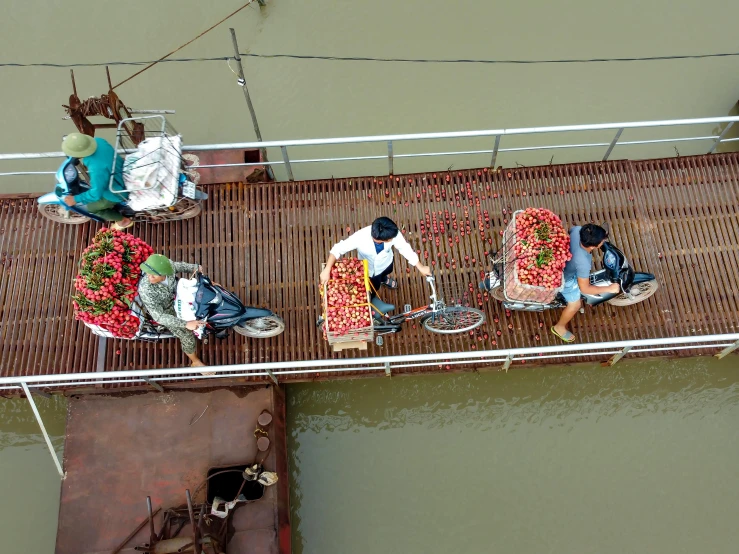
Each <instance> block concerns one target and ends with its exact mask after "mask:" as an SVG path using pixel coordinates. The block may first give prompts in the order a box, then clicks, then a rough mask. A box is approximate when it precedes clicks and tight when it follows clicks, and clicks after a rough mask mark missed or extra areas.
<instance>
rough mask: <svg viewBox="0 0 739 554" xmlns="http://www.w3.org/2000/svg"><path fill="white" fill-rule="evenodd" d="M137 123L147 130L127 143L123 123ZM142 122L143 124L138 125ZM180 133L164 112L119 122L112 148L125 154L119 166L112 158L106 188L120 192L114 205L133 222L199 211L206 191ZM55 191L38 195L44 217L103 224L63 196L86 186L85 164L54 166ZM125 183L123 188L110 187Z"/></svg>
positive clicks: (174, 217)
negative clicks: (119, 199)
mask: <svg viewBox="0 0 739 554" xmlns="http://www.w3.org/2000/svg"><path fill="white" fill-rule="evenodd" d="M132 121H136V122H137V123H140V124H141V125H142V128H144V129H145V131H144V132H143V136H144V137H146V138H144V139H143V140H141V141H140V142H137V143H133V142H131V137H129V136H128V134H127V131H126V129H127V127H126V124H127V123H130V122H132ZM142 121H143V123H141V122H142ZM181 148H182V139H181V137H180V135H178V134H176V131H174V129H172V127H171V126H170V125H169V124H168V123H167V122H166V120H165V119H164V118H163V117H162V116H150V117H145V118H130V119H124V120H123V121H121V123H120V124H119V126H118V135H117V138H116V144H115V151H116V152H118V153H119V154H121V155H123V156H124V162H123V169H122V171H121V169H120V168H118V169H117V168H116V162H115V161H112V168H111V173H112V175H111V178H110V182H109V184H108V187H109V190H110V191H111V192H113V193H115V194H118V195H120V198H121V202H120V203H119V204H117V205H116V208H115V209H117V210H118V211H119V212H120V213H121V214H122V215H123V216H125V217H129V218H131V219H133V220H134V221H137V222H149V223H159V222H166V221H175V220H180V219H190V218H192V217H196V216H197V215H199V214H200V212H201V205H200V204H201V202H202V201H203V200H206V199H207V198H208V195H207V194H206V193H204V192H203V191H202V190H200V189H199V188H198V186H197V185H198V183H199V181H200V175H199V174H198V172H197V171H196V170H195V168H196V167H197V165H198V162H199V160H198V157H197V156H195V155H193V154H182V150H181ZM55 177H56V186H55V187H54V192H50V193H47V194H44V195H43V196H41V197H39V198H38V199H37V205H38V209H39V211H40V212H41V214H42V215H43V216H44V217H47V218H49V219H51V220H52V221H55V222H57V223H66V224H73V225H75V224H81V223H86V222H88V221H90V220H93V221H98V222H101V223H104V220H103V219H102V218H100V217H98V216H97V215H95V214H93V213H90V212H89V211H88V210H87V209H86V207H85V206H82V205H74V206H68V205H67V204H65V203H64V197H65V196H76V195H78V194H81V193H83V192H86V191H88V190H90V184H89V178H88V176H87V173H86V171H85V170H84V164H82V163H81V161H80V160H79V159H77V158H72V157H68V158H66V159H65V160H64V161H63V162H62V164H61V165H60V166H59V169H57V171H56V174H55ZM114 181H118V182H119V183H120V182H121V181H122V182H123V183H125V189H123V190H121V189H120V188H118V187H115V186H114Z"/></svg>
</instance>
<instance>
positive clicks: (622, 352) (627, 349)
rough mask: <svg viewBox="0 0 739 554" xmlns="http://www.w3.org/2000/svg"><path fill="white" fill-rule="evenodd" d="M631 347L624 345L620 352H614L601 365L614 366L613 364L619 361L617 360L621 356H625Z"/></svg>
mask: <svg viewBox="0 0 739 554" xmlns="http://www.w3.org/2000/svg"><path fill="white" fill-rule="evenodd" d="M631 348H632V347H631V346H627V347H625V348H624V349H623V350H621V352H619V353H618V354H614V355H613V357H612V358H611V359H610V360H608V361H607V362H603V363H601V365H602V366H614V365H616V364H617V363H618V362H619V360H621V358H623V357H624V356H626V354H628V353H629V351H630V350H631Z"/></svg>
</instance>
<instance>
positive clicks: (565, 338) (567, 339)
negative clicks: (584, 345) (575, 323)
mask: <svg viewBox="0 0 739 554" xmlns="http://www.w3.org/2000/svg"><path fill="white" fill-rule="evenodd" d="M549 330H550V331H551V332H552V334H553V335H554V336H556V337H559V338H560V339H562V340H563V341H564V342H567V343H570V342H575V335H573V334H572V333H570V332H569V331H565V333H564V335H560V334H559V333H558V332H557V330H556V329H555V328H554V327H552V328H551V329H549Z"/></svg>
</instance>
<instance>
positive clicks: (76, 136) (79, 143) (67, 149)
mask: <svg viewBox="0 0 739 554" xmlns="http://www.w3.org/2000/svg"><path fill="white" fill-rule="evenodd" d="M97 149H98V143H97V142H95V139H94V138H92V137H91V136H89V135H83V134H82V133H69V134H68V135H67V136H66V137H64V140H63V141H62V152H64V153H65V154H66V155H67V156H69V157H71V158H86V157H87V156H92V155H93V154H94V153H95V150H97Z"/></svg>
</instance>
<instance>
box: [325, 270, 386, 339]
mask: <svg viewBox="0 0 739 554" xmlns="http://www.w3.org/2000/svg"><path fill="white" fill-rule="evenodd" d="M321 294H322V296H323V314H324V316H323V319H324V325H323V331H324V337H325V338H326V340H327V341H328V343H329V344H331V345H333V346H334V350H341V349H343V348H362V349H365V348H367V342H368V341H371V340H372V339H373V338H374V328H373V325H372V311H371V308H370V304H369V278H368V271H367V262H366V261H364V260H358V259H356V258H346V259H341V260H338V261H337V262H336V263H335V264H334V266H333V267H332V268H331V277H330V279H329V281H328V283H326V286H325V287H324V288H323V289H322V290H321Z"/></svg>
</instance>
